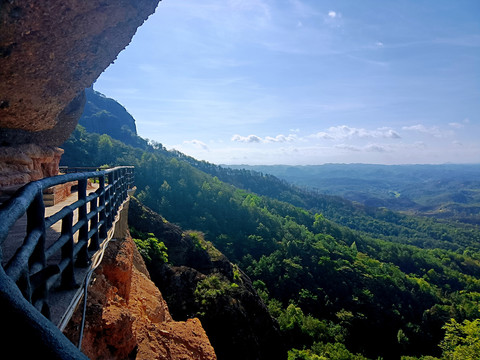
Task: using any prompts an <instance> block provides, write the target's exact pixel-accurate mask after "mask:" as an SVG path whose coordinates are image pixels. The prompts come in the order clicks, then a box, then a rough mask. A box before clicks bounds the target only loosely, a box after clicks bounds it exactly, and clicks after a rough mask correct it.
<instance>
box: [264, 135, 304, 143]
mask: <svg viewBox="0 0 480 360" xmlns="http://www.w3.org/2000/svg"><path fill="white" fill-rule="evenodd" d="M297 139H298V138H297V136H296V135H294V134H290V135H288V136H285V135H282V134H280V135H277V136H275V137H271V136H267V137H265V140H264V141H265V142H282V143H283V142H290V141H295V140H297Z"/></svg>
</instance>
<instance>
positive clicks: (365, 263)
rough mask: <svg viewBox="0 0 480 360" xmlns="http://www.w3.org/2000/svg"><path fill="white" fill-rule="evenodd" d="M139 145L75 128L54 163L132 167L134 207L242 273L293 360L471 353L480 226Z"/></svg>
mask: <svg viewBox="0 0 480 360" xmlns="http://www.w3.org/2000/svg"><path fill="white" fill-rule="evenodd" d="M139 143H142V147H138V148H135V147H132V146H127V145H125V144H123V143H121V142H119V141H117V140H114V139H112V138H110V137H109V136H108V135H105V134H104V135H100V134H92V133H88V132H86V131H85V129H84V128H82V127H81V126H79V127H77V129H76V130H75V132H74V133H73V134H72V136H71V137H70V139H69V140H68V141H67V142H66V143H65V144H64V146H63V148H64V149H65V155H64V156H63V158H62V162H63V164H64V165H69V166H101V165H134V166H135V167H136V170H135V173H136V175H135V176H136V180H135V183H136V186H137V188H138V190H137V197H138V199H139V201H140V202H141V203H143V204H144V205H146V206H148V207H149V208H151V209H152V210H154V211H156V212H158V213H159V214H161V215H162V216H163V217H164V218H166V219H167V220H168V221H170V222H172V223H175V224H178V225H179V226H181V227H182V228H184V229H192V230H196V231H200V232H202V236H203V237H204V238H205V240H206V241H209V242H211V243H212V244H213V245H214V246H215V247H216V248H217V249H218V250H220V251H221V252H222V253H223V254H225V255H226V256H227V257H228V259H229V260H230V261H231V262H232V263H234V264H236V265H237V266H238V267H239V268H240V269H242V270H243V271H245V273H246V274H247V275H248V277H249V278H250V279H251V280H252V282H253V284H254V286H255V288H256V291H257V293H258V294H259V295H260V296H261V298H262V299H263V301H264V302H265V304H266V305H267V306H268V309H269V312H270V314H271V316H272V317H274V318H275V319H276V320H277V322H278V324H279V327H280V330H281V332H282V336H283V339H284V343H285V344H286V345H287V348H288V349H290V350H289V352H288V358H289V359H292V360H293V359H325V358H326V359H365V358H368V359H377V358H379V357H382V358H384V359H400V358H401V357H402V356H403V357H405V359H407V358H408V359H410V358H415V357H417V358H420V357H424V358H428V356H430V358H432V357H438V358H446V359H450V358H468V357H458V356H462V355H461V354H478V353H479V349H478V342H479V335H478V330H479V322H480V320H477V319H479V318H480V313H479V312H480V309H479V307H478V302H479V300H480V245H479V244H480V242H479V240H480V230H479V228H478V226H477V225H472V224H470V225H469V224H460V223H457V222H453V221H445V220H444V221H441V222H440V221H438V220H435V219H431V218H424V217H415V216H410V215H406V214H400V213H396V212H393V211H390V210H387V209H385V208H375V207H366V206H364V205H361V204H358V203H352V202H350V201H348V200H345V199H342V198H340V197H334V196H328V195H324V194H319V193H318V192H314V191H309V190H306V189H303V188H299V187H296V186H294V185H290V184H288V183H287V182H285V181H283V180H279V179H278V178H276V177H274V176H271V175H265V174H262V173H258V172H254V171H250V170H235V169H227V168H223V167H220V166H216V165H213V164H209V163H206V162H203V161H197V160H195V159H192V158H190V157H188V156H185V155H183V154H181V153H179V152H176V151H167V150H166V149H165V148H164V147H163V146H162V145H161V144H158V143H153V142H150V143H149V144H147V145H145V144H146V142H145V141H143V142H139ZM160 240H161V239H160ZM166 255H167V257H168V248H167V249H166ZM201 315H202V314H199V316H201ZM475 351H476V353H475ZM458 354H460V355H458ZM454 356H457V357H454ZM472 356H473V357H471V358H477V357H478V356H474V355H472Z"/></svg>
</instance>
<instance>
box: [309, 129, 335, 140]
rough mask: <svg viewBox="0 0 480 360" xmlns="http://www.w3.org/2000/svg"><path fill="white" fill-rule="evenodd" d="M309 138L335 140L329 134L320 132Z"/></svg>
mask: <svg viewBox="0 0 480 360" xmlns="http://www.w3.org/2000/svg"><path fill="white" fill-rule="evenodd" d="M309 137H311V138H316V139H326V140H335V138H334V137H333V136H332V135H330V134H327V133H326V132H324V131H320V132H318V133H316V134H312V135H310V136H309Z"/></svg>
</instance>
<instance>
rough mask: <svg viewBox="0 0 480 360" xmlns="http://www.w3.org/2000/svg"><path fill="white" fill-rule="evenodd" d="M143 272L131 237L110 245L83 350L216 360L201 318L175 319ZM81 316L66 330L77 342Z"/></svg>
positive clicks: (95, 355)
mask: <svg viewBox="0 0 480 360" xmlns="http://www.w3.org/2000/svg"><path fill="white" fill-rule="evenodd" d="M134 259H135V260H134ZM144 272H145V265H144V264H143V260H142V259H141V257H139V254H138V251H137V249H136V247H135V244H134V243H133V241H132V240H131V238H128V239H126V240H117V241H114V242H111V243H110V244H109V246H108V250H107V252H106V254H105V258H104V262H103V263H102V266H101V267H99V268H98V269H97V271H96V274H95V278H94V281H93V284H92V285H91V286H90V288H89V296H88V302H87V317H86V327H85V333H84V338H83V342H82V351H83V352H84V353H85V354H86V355H87V356H89V357H90V358H91V359H106V358H108V359H124V358H136V359H166V360H173V359H176V360H179V359H189V360H192V359H194V360H214V359H216V355H215V352H214V350H213V348H212V346H211V344H210V341H209V340H208V337H207V335H206V333H205V330H204V329H203V327H202V324H201V322H200V320H198V319H189V320H187V321H186V322H176V321H173V320H172V317H171V315H170V313H169V311H168V306H167V304H166V302H165V301H164V300H163V297H162V294H161V293H160V291H159V290H158V288H157V287H156V286H155V284H153V282H152V281H151V280H150V279H149V277H148V276H147V275H146V274H145V273H144ZM125 282H128V284H126V283H125ZM80 316H81V314H80V312H79V311H77V312H76V313H75V314H74V317H73V318H72V320H71V322H70V324H69V325H68V327H67V329H66V330H65V333H66V335H67V336H68V337H70V339H72V341H75V342H76V341H77V339H78V328H79V324H80V321H81V317H80Z"/></svg>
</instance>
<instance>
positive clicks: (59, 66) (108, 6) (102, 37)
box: [0, 0, 159, 145]
mask: <svg viewBox="0 0 480 360" xmlns="http://www.w3.org/2000/svg"><path fill="white" fill-rule="evenodd" d="M158 1H159V0H89V1H78V0H64V1H55V0H43V1H37V0H10V1H2V2H1V3H0V34H1V36H0V79H1V81H0V128H9V129H21V130H27V131H41V130H48V129H52V128H53V127H55V126H56V124H57V123H58V121H59V114H61V112H62V111H63V110H64V109H65V108H66V107H67V105H68V104H70V103H71V101H72V100H73V99H74V98H75V97H77V96H78V95H79V94H80V93H81V92H82V91H83V90H84V89H85V88H86V87H89V86H90V85H91V84H92V83H93V82H94V81H95V80H96V79H97V78H98V76H99V75H100V74H101V72H102V71H103V70H105V69H106V68H107V66H108V65H109V64H110V63H112V62H113V60H114V59H115V58H116V57H117V55H118V53H119V52H120V51H121V50H122V49H124V48H125V47H126V46H127V45H128V44H129V43H130V41H131V39H132V36H133V35H134V34H135V32H136V30H137V28H138V27H139V26H140V25H141V24H142V23H143V22H144V21H145V19H146V18H147V17H148V16H149V15H150V14H152V13H153V12H154V11H155V8H156V6H157V4H158ZM56 145H60V144H56Z"/></svg>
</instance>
